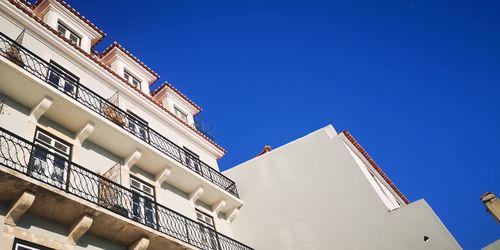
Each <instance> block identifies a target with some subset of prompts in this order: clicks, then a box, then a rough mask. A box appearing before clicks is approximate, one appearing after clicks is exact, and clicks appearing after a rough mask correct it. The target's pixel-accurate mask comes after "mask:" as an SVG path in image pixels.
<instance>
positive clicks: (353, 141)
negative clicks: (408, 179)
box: [342, 130, 410, 204]
mask: <svg viewBox="0 0 500 250" xmlns="http://www.w3.org/2000/svg"><path fill="white" fill-rule="evenodd" d="M342 134H344V135H345V137H346V138H347V139H348V140H349V142H351V143H352V145H353V146H354V147H355V148H356V149H358V151H359V152H360V153H361V154H362V155H363V157H364V158H365V159H366V160H367V161H368V162H369V163H370V165H372V167H373V168H374V169H375V170H376V171H377V172H378V173H379V174H380V176H382V178H383V179H384V180H385V181H386V182H387V184H389V186H391V188H392V189H393V190H394V192H396V194H397V195H398V196H399V198H401V199H402V200H403V201H404V202H405V203H406V204H410V201H409V200H408V199H407V198H406V196H405V195H404V194H403V193H402V192H401V191H400V190H399V189H398V187H396V185H395V184H394V182H392V181H391V179H390V178H389V176H387V175H386V174H385V173H384V171H383V170H382V168H380V166H379V165H378V164H377V163H376V162H375V161H374V160H373V158H372V157H371V156H370V155H369V154H368V152H366V150H365V149H364V148H363V147H362V146H361V144H359V143H358V141H356V139H354V137H353V136H352V135H351V133H349V131H347V130H344V131H342Z"/></svg>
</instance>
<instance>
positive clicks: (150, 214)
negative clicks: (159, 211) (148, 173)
mask: <svg viewBox="0 0 500 250" xmlns="http://www.w3.org/2000/svg"><path fill="white" fill-rule="evenodd" d="M130 188H131V189H132V216H133V219H134V220H135V221H138V222H140V223H142V224H144V225H146V226H148V227H152V228H154V227H155V225H156V222H155V221H156V220H155V205H154V201H155V194H154V192H155V191H154V190H155V189H154V187H153V186H150V185H148V184H146V183H144V182H142V181H140V180H139V179H136V178H134V177H132V176H131V177H130Z"/></svg>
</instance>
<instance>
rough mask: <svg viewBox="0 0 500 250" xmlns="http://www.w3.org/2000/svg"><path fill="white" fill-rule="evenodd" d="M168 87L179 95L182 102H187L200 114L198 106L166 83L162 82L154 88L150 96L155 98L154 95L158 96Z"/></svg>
mask: <svg viewBox="0 0 500 250" xmlns="http://www.w3.org/2000/svg"><path fill="white" fill-rule="evenodd" d="M166 87H168V88H169V89H171V90H173V91H174V92H175V93H177V94H178V95H180V96H181V97H182V98H183V99H184V100H186V101H187V102H189V103H190V104H191V105H193V106H194V107H195V108H196V109H197V110H198V112H201V111H202V109H201V107H200V106H198V105H197V104H196V103H194V102H193V101H192V100H191V99H189V98H188V97H187V96H186V95H184V94H183V93H182V92H181V91H179V90H178V89H176V88H175V87H174V86H173V85H172V84H170V83H168V82H164V83H162V84H161V85H160V87H158V88H156V89H155V91H153V92H152V93H151V95H152V96H155V95H156V94H158V93H159V92H160V91H161V90H162V89H164V88H166Z"/></svg>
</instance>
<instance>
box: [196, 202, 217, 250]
mask: <svg viewBox="0 0 500 250" xmlns="http://www.w3.org/2000/svg"><path fill="white" fill-rule="evenodd" d="M196 219H197V220H198V221H199V222H200V231H201V237H202V239H203V243H202V244H203V245H204V248H207V249H218V247H217V238H216V237H217V236H216V234H215V225H214V219H213V218H212V216H210V215H208V214H205V213H203V212H201V211H200V210H198V209H196ZM210 229H212V230H210Z"/></svg>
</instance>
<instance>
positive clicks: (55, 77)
mask: <svg viewBox="0 0 500 250" xmlns="http://www.w3.org/2000/svg"><path fill="white" fill-rule="evenodd" d="M47 79H48V81H49V83H51V84H53V85H54V86H55V87H57V88H58V89H60V90H62V91H64V92H66V93H68V94H74V93H75V91H76V87H77V86H76V85H77V84H78V82H79V81H80V78H78V77H77V76H75V75H74V74H73V73H71V72H70V71H69V70H67V69H65V68H64V67H62V66H61V65H59V64H57V63H56V62H54V61H52V60H51V61H50V66H49V72H48V76H47ZM68 80H69V81H68Z"/></svg>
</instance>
